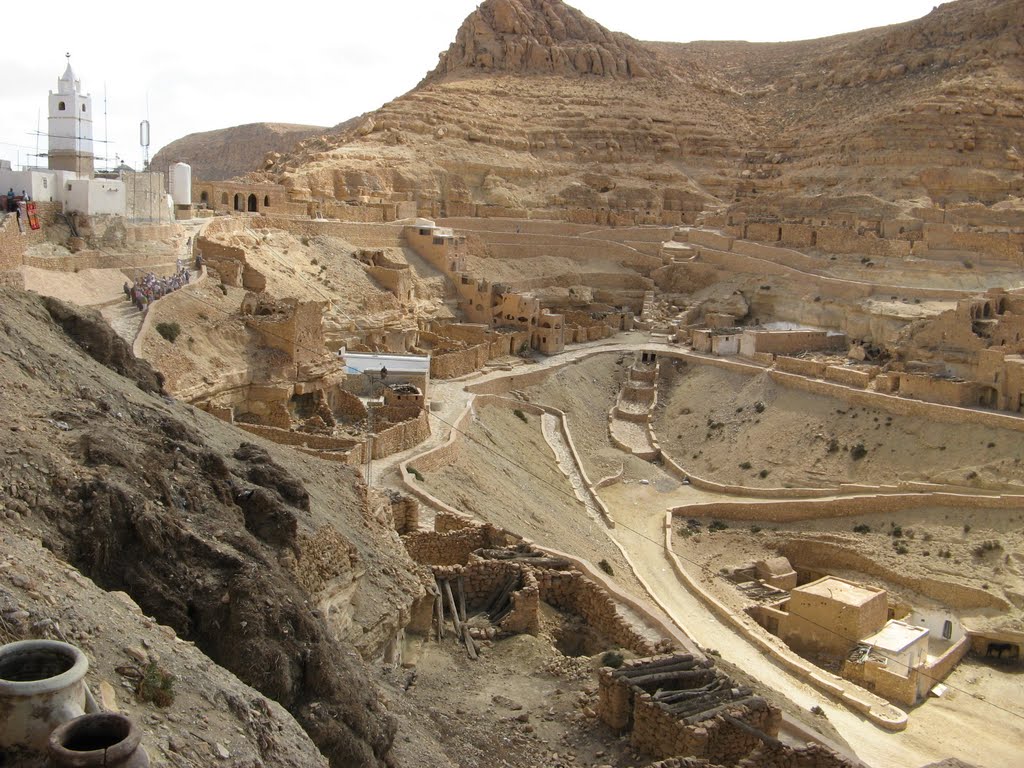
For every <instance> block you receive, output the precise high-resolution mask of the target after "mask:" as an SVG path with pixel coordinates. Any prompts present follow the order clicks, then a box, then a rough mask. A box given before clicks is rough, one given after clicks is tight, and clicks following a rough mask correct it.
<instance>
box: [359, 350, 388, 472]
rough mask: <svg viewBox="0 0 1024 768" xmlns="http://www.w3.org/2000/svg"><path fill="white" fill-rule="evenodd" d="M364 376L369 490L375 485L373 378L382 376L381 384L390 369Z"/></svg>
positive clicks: (382, 369)
mask: <svg viewBox="0 0 1024 768" xmlns="http://www.w3.org/2000/svg"><path fill="white" fill-rule="evenodd" d="M363 375H364V376H366V387H367V393H366V414H367V433H366V487H367V488H369V487H370V486H371V485H372V484H373V437H374V431H373V403H372V402H371V401H372V400H373V377H374V376H380V380H381V382H383V381H384V379H386V378H387V377H388V369H387V368H385V367H384V366H381V368H380V371H370V370H366V371H363Z"/></svg>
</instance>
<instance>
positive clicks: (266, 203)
mask: <svg viewBox="0 0 1024 768" xmlns="http://www.w3.org/2000/svg"><path fill="white" fill-rule="evenodd" d="M263 207H264V208H269V207H270V195H264V196H263Z"/></svg>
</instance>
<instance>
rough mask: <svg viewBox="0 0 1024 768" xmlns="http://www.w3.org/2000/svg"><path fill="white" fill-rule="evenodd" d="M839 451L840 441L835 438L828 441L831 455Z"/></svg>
mask: <svg viewBox="0 0 1024 768" xmlns="http://www.w3.org/2000/svg"><path fill="white" fill-rule="evenodd" d="M838 451H839V440H837V439H836V438H834V437H833V438H832V439H831V440H829V441H828V452H829V453H837V452H838Z"/></svg>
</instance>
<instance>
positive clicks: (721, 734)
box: [630, 693, 781, 765]
mask: <svg viewBox="0 0 1024 768" xmlns="http://www.w3.org/2000/svg"><path fill="white" fill-rule="evenodd" d="M726 712H727V713H728V714H730V715H732V716H733V717H735V718H736V719H737V720H740V721H742V722H744V723H746V724H747V725H750V726H752V727H753V728H756V729H757V730H759V731H761V732H763V733H766V734H768V735H772V734H775V733H778V727H779V722H781V713H780V712H779V711H778V710H775V709H772V708H771V707H769V706H768V704H767V702H765V701H764V700H763V699H753V700H751V701H748V702H745V703H743V704H737V705H736V706H735V707H730V708H729V709H727V710H726ZM630 741H631V742H632V744H633V746H634V747H636V748H637V749H638V750H640V751H642V752H646V753H648V754H651V755H654V756H655V757H672V756H674V755H682V756H694V757H703V758H706V759H708V760H710V761H711V762H712V763H722V764H725V765H732V764H733V763H735V762H736V761H737V760H739V759H740V758H742V757H744V756H746V755H747V754H749V753H750V752H751V751H752V750H753V749H754V748H755V747H757V746H758V745H759V744H760V743H761V742H760V739H758V738H757V737H756V736H753V735H751V734H750V733H748V732H747V731H745V730H743V729H741V728H739V727H737V726H735V725H733V724H731V723H729V722H727V721H726V720H725V719H724V718H722V717H720V716H716V717H713V718H711V719H709V720H704V721H702V722H700V723H695V724H693V725H687V724H686V723H685V722H684V721H683V720H680V719H679V718H678V717H677V716H676V715H674V714H672V713H670V712H666V711H665V710H664V709H662V707H661V706H659V705H658V704H656V703H655V702H654V700H653V699H652V698H651V696H650V694H646V693H645V694H641V695H639V696H636V697H635V698H634V704H633V731H632V733H631V735H630Z"/></svg>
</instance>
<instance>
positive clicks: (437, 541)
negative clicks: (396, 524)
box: [402, 527, 488, 565]
mask: <svg viewBox="0 0 1024 768" xmlns="http://www.w3.org/2000/svg"><path fill="white" fill-rule="evenodd" d="M487 539H488V537H487V533H486V531H484V529H483V528H482V527H469V528H461V529H459V530H454V531H447V532H445V533H437V532H436V531H413V532H412V533H409V534H406V535H405V536H403V537H402V543H403V544H405V549H406V551H407V552H408V553H409V557H411V558H412V559H413V560H415V561H416V562H417V563H422V564H423V565H466V564H467V563H468V562H469V556H470V555H471V554H472V553H473V552H474V551H476V550H478V549H480V548H481V547H485V546H487Z"/></svg>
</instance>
